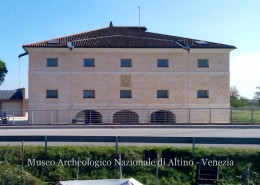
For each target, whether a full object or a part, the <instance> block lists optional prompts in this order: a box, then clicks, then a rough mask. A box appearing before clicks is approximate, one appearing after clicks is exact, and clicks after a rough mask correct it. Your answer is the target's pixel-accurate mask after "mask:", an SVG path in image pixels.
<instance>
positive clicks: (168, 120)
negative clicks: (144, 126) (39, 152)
mask: <svg viewBox="0 0 260 185" xmlns="http://www.w3.org/2000/svg"><path fill="white" fill-rule="evenodd" d="M150 119H151V123H163V124H173V123H176V116H175V115H174V114H173V113H172V112H170V111H167V110H158V111H155V112H153V113H152V114H151V118H150Z"/></svg>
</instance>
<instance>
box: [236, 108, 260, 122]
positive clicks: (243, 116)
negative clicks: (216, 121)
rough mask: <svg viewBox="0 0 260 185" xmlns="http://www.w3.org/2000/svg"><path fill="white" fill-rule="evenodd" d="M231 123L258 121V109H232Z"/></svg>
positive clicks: (259, 118) (259, 114)
mask: <svg viewBox="0 0 260 185" xmlns="http://www.w3.org/2000/svg"><path fill="white" fill-rule="evenodd" d="M231 116H232V117H231V121H232V123H258V124H259V123H260V110H259V109H232V115H231Z"/></svg>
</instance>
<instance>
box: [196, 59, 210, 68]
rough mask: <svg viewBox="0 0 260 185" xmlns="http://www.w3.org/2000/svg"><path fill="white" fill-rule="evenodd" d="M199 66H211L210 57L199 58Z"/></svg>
mask: <svg viewBox="0 0 260 185" xmlns="http://www.w3.org/2000/svg"><path fill="white" fill-rule="evenodd" d="M198 67H205V68H207V67H209V60H208V59H198Z"/></svg>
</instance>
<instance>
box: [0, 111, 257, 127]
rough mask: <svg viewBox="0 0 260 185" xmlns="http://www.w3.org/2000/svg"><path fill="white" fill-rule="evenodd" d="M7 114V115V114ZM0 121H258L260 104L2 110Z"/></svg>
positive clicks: (137, 122)
mask: <svg viewBox="0 0 260 185" xmlns="http://www.w3.org/2000/svg"><path fill="white" fill-rule="evenodd" d="M3 115H5V118H4V116H3ZM0 123H2V124H9V125H10V124H12V125H22V124H128V125H131V124H162V125H163V124H169V125H172V124H214V123H215V124H257V123H260V109H259V108H243V109H241V108H240V109H238V108H232V109H225V108H182V109H181V108H176V109H129V110H120V109H90V110H29V111H27V112H26V115H22V111H21V110H1V111H0Z"/></svg>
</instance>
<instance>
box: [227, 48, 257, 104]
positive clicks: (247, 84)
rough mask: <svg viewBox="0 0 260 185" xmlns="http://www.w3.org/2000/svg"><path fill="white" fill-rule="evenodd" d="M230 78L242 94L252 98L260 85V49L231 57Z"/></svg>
mask: <svg viewBox="0 0 260 185" xmlns="http://www.w3.org/2000/svg"><path fill="white" fill-rule="evenodd" d="M230 79H231V80H230V83H231V85H232V86H236V87H237V88H238V90H239V92H240V95H241V96H245V97H247V98H249V99H252V98H253V96H254V93H255V92H256V87H257V86H259V85H260V51H259V52H256V53H251V54H246V55H241V56H238V57H235V58H231V60H230Z"/></svg>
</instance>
